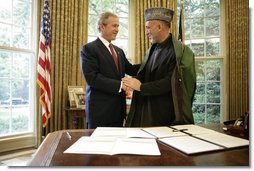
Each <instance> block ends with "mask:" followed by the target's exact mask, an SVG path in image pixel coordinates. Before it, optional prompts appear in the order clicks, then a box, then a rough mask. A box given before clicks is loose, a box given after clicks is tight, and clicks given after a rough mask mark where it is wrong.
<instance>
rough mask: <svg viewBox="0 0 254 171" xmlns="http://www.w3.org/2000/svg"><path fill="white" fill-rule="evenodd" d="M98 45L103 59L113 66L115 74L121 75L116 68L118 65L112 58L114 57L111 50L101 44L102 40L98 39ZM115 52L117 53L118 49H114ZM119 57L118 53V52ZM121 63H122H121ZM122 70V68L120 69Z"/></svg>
mask: <svg viewBox="0 0 254 171" xmlns="http://www.w3.org/2000/svg"><path fill="white" fill-rule="evenodd" d="M97 42H98V43H97V44H98V47H99V49H100V51H101V54H103V57H104V58H106V60H107V61H108V63H109V64H110V65H111V68H112V69H113V70H114V72H115V73H119V72H118V71H117V68H116V65H115V62H114V60H113V58H112V55H111V53H110V52H109V50H108V49H107V47H106V46H105V45H104V44H103V43H102V42H101V40H100V39H99V38H97ZM114 49H115V51H116V48H115V47H114ZM116 53H117V55H118V52H117V51H116ZM118 58H119V59H120V57H118ZM119 62H120V61H119ZM119 69H120V68H119Z"/></svg>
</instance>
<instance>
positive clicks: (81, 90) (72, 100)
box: [68, 86, 85, 108]
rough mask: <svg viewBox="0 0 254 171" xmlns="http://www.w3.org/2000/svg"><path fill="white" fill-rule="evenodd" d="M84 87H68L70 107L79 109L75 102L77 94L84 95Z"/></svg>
mask: <svg viewBox="0 0 254 171" xmlns="http://www.w3.org/2000/svg"><path fill="white" fill-rule="evenodd" d="M84 92H85V91H84V88H83V86H68V94H69V101H70V107H74V108H75V107H77V105H76V101H75V93H84Z"/></svg>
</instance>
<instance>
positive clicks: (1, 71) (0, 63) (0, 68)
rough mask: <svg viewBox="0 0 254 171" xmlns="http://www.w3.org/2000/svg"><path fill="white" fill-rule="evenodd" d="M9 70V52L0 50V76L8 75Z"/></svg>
mask: <svg viewBox="0 0 254 171" xmlns="http://www.w3.org/2000/svg"><path fill="white" fill-rule="evenodd" d="M10 70H11V53H8V52H4V51H0V78H1V77H9V76H10Z"/></svg>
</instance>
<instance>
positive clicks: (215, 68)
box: [206, 60, 221, 81]
mask: <svg viewBox="0 0 254 171" xmlns="http://www.w3.org/2000/svg"><path fill="white" fill-rule="evenodd" d="M206 70H207V81H220V80H221V79H220V74H221V61H220V60H209V61H207V69H206Z"/></svg>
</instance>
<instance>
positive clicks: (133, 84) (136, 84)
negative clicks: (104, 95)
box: [122, 77, 141, 92]
mask: <svg viewBox="0 0 254 171" xmlns="http://www.w3.org/2000/svg"><path fill="white" fill-rule="evenodd" d="M122 83H123V86H122V89H123V90H124V91H126V92H127V91H133V90H136V91H140V86H141V82H140V81H139V80H138V79H136V78H132V77H124V78H122Z"/></svg>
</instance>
